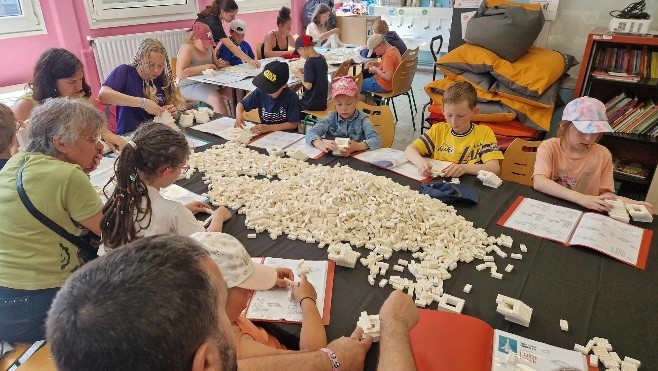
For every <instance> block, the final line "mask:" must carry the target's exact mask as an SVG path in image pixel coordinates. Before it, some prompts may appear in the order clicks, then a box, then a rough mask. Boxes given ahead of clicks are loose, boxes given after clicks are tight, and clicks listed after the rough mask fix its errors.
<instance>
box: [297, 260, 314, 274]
mask: <svg viewBox="0 0 658 371" xmlns="http://www.w3.org/2000/svg"><path fill="white" fill-rule="evenodd" d="M297 267H298V268H299V273H300V274H308V273H310V272H311V267H309V266H308V264H306V262H305V261H304V259H300V260H299V263H297Z"/></svg>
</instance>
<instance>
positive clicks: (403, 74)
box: [370, 57, 418, 130]
mask: <svg viewBox="0 0 658 371" xmlns="http://www.w3.org/2000/svg"><path fill="white" fill-rule="evenodd" d="M417 69H418V57H416V58H408V59H403V60H402V63H400V65H399V66H398V68H396V69H395V72H394V73H393V90H391V91H390V92H388V93H370V94H372V96H373V97H374V99H375V101H376V102H380V103H385V104H389V103H391V102H392V103H393V113H394V114H395V121H396V122H397V121H398V112H397V109H396V108H395V100H394V98H395V97H397V96H399V95H406V96H407V99H408V100H409V111H410V113H411V123H412V125H413V128H414V130H416V120H415V118H414V115H415V112H416V111H417V109H416V107H415V106H416V104H415V102H414V103H413V104H412V101H411V98H412V95H411V90H412V86H411V84H412V83H413V80H414V76H415V75H416V70H417ZM414 101H415V99H414Z"/></svg>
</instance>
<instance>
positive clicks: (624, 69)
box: [592, 46, 658, 85]
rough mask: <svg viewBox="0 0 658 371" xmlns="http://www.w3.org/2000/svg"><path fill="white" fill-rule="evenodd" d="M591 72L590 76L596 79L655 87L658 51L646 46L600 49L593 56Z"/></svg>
mask: <svg viewBox="0 0 658 371" xmlns="http://www.w3.org/2000/svg"><path fill="white" fill-rule="evenodd" d="M592 70H593V71H594V72H592V76H593V77H594V78H597V79H603V80H612V81H622V82H632V83H637V82H641V83H644V84H650V85H656V84H657V83H658V51H655V50H651V49H649V48H648V47H647V46H644V47H642V48H636V49H632V48H629V47H602V48H600V49H598V50H597V51H596V53H595V55H594V63H593V68H592Z"/></svg>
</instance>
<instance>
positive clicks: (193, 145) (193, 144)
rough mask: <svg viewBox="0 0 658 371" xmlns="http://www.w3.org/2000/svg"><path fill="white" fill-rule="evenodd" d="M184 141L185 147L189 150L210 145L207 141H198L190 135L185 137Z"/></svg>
mask: <svg viewBox="0 0 658 371" xmlns="http://www.w3.org/2000/svg"><path fill="white" fill-rule="evenodd" d="M185 139H187V145H188V146H189V147H190V148H197V147H203V146H205V145H208V144H210V142H209V141H207V140H203V139H199V138H196V137H193V136H190V135H186V136H185Z"/></svg>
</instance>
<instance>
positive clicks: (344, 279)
mask: <svg viewBox="0 0 658 371" xmlns="http://www.w3.org/2000/svg"><path fill="white" fill-rule="evenodd" d="M187 130H188V133H189V134H190V135H192V136H195V137H199V138H202V139H207V140H209V141H211V142H212V143H223V142H224V140H223V139H221V138H218V137H214V136H212V135H208V134H206V133H202V132H198V131H196V130H193V128H191V129H187ZM201 149H202V148H200V149H199V150H201ZM255 150H258V149H255ZM259 151H261V150H259ZM261 152H263V151H261ZM310 162H311V163H319V164H323V165H327V166H335V165H336V164H337V163H340V164H343V165H348V166H350V167H352V168H354V169H357V170H363V171H366V172H369V173H372V174H374V175H379V176H385V177H388V178H390V179H393V180H394V181H396V182H398V183H400V184H403V185H408V186H410V187H411V188H412V189H416V190H419V189H420V183H419V182H417V181H414V180H412V179H408V178H405V177H403V176H400V175H398V174H395V173H393V172H390V171H387V170H384V169H380V168H377V167H374V166H372V165H370V164H367V163H364V162H361V161H359V160H357V159H354V158H343V157H334V156H332V155H330V154H327V155H325V156H323V157H322V158H320V159H318V160H311V161H310ZM461 181H462V183H463V184H467V185H469V186H471V187H473V189H475V190H476V192H477V193H478V195H479V198H480V202H479V203H478V204H477V205H469V206H465V205H460V204H456V205H454V206H455V207H456V208H457V210H458V213H459V214H460V215H462V216H464V217H465V218H466V219H467V220H470V221H472V222H473V223H474V226H475V227H481V228H484V229H485V230H486V231H487V233H488V234H490V235H494V236H499V235H500V234H501V233H504V234H506V235H510V236H512V237H513V238H514V252H518V244H519V243H523V244H525V245H527V247H528V252H527V253H524V254H523V260H520V261H519V260H510V259H509V258H507V259H501V258H500V257H498V256H495V259H496V263H497V265H498V266H499V267H505V266H506V265H507V264H508V263H510V264H514V270H513V271H512V272H511V273H505V274H504V278H503V279H502V280H498V279H495V278H492V277H491V276H490V275H489V273H488V270H485V271H482V272H478V271H477V270H476V269H475V266H476V265H477V264H478V261H474V262H472V263H470V264H465V263H460V264H459V265H458V267H457V268H456V269H455V270H453V271H452V272H451V274H452V278H450V279H449V280H447V281H445V282H444V291H445V292H446V293H448V294H451V295H455V296H457V297H460V298H463V299H465V300H466V304H465V306H464V310H463V313H464V314H467V315H470V316H474V317H477V318H480V319H482V320H484V321H486V322H487V323H489V324H490V325H491V326H492V327H494V328H496V329H500V330H504V331H508V332H512V333H515V334H518V335H521V336H525V337H528V338H531V339H535V340H538V341H542V342H545V343H548V344H552V345H555V346H559V347H563V348H567V349H573V346H574V344H575V343H578V344H581V345H584V344H586V343H587V341H588V340H589V339H591V338H592V337H595V336H598V337H605V338H607V339H609V341H610V343H611V344H612V346H613V347H614V350H615V351H616V352H618V353H619V354H620V355H622V357H623V356H626V355H627V356H630V357H633V358H636V359H639V360H640V361H641V362H642V367H641V369H644V370H658V250H657V249H658V246H657V245H658V236H654V238H653V239H652V242H651V248H650V251H649V256H648V260H647V264H646V269H645V270H641V269H638V268H635V267H632V266H630V265H627V264H624V263H622V262H619V261H617V260H614V259H612V258H610V257H607V256H605V255H602V254H600V253H598V252H595V251H594V250H590V249H587V248H578V247H566V246H563V245H560V244H558V243H555V242H552V241H548V240H545V239H541V238H538V237H535V236H531V235H526V234H523V233H520V232H517V231H514V230H511V229H507V228H504V227H501V226H499V225H497V224H496V222H497V221H498V219H499V218H500V217H501V216H502V214H503V213H504V212H505V211H506V210H507V209H508V208H509V206H510V205H511V203H512V202H513V201H514V200H515V199H516V198H517V197H518V196H525V197H529V198H534V199H537V200H541V201H547V202H550V203H554V204H558V205H562V206H567V207H571V208H578V206H577V205H574V204H570V203H568V202H566V201H563V200H560V199H556V198H554V197H551V196H548V195H545V194H542V193H539V192H537V191H535V190H534V189H532V188H531V187H528V186H524V185H520V184H516V183H512V182H503V184H502V186H501V187H500V188H498V189H493V188H488V187H485V186H483V185H482V184H481V182H480V181H478V180H477V178H476V177H474V176H463V177H461ZM178 184H179V185H181V186H184V187H186V188H188V189H190V190H191V191H193V192H197V193H202V192H205V191H206V190H207V186H206V185H205V184H204V183H203V182H202V180H201V175H200V174H198V173H197V174H194V176H193V177H192V178H191V179H189V180H182V181H180V182H179V183H178ZM657 206H658V205H657ZM244 221H245V216H244V215H239V214H235V215H234V216H233V218H232V219H231V220H230V221H228V222H227V223H226V225H225V227H224V231H225V232H226V233H229V234H231V235H233V236H235V237H236V238H238V239H239V240H240V241H241V242H242V243H243V244H244V245H245V247H246V248H247V250H248V251H249V253H250V254H251V255H252V256H276V257H281V258H291V259H292V258H294V259H300V258H303V259H307V260H321V259H327V250H326V249H318V248H317V245H316V244H308V243H305V242H301V241H298V240H295V241H291V240H289V239H287V238H285V237H284V236H281V237H279V238H278V239H277V240H272V239H270V237H269V235H268V234H267V233H260V234H258V236H257V238H256V239H247V234H248V233H252V231H250V230H247V229H246V227H245V225H244ZM639 226H641V227H643V228H647V229H651V230H653V231H657V230H658V221H654V222H653V223H651V224H645V223H643V224H639ZM358 251H360V252H362V257H363V256H365V255H367V252H368V251H367V250H365V249H358ZM400 258H401V259H412V257H411V253H410V252H406V251H401V252H394V253H393V256H392V258H391V260H390V261H391V262H392V261H395V262H397V259H400ZM394 273H396V274H397V272H394ZM401 275H402V276H403V277H407V278H410V279H412V278H413V277H412V276H411V274H409V273H408V272H407V271H405V272H404V273H402V274H401ZM367 276H368V270H367V268H366V267H363V266H362V265H361V264H357V266H356V268H354V269H350V268H345V267H336V271H335V277H334V286H333V298H332V306H331V323H330V325H329V326H327V327H326V331H327V336H328V339H330V340H331V339H335V338H338V337H340V336H344V335H346V336H348V335H349V334H351V332H352V331H353V330H354V327H355V324H356V322H357V319H358V317H359V315H360V313H361V311H364V310H365V311H368V313H371V314H372V313H378V312H379V307H380V306H381V304H382V303H383V302H384V300H385V299H386V298H387V297H388V295H389V293H390V292H391V291H392V288H391V287H390V286H386V287H384V288H380V287H378V286H371V285H369V284H368V282H367V280H366V278H367ZM466 284H471V285H473V289H472V291H471V292H470V293H469V294H465V293H463V291H462V289H463V287H464V285H466ZM498 294H503V295H506V296H510V297H513V298H516V299H519V300H521V301H523V302H524V303H526V304H527V305H529V306H530V307H532V308H533V314H532V320H531V322H530V327H529V328H525V327H523V326H520V325H517V324H514V323H511V322H508V321H506V320H505V319H504V318H503V316H502V315H500V314H498V313H497V312H496V303H495V299H496V296H497V295H498ZM429 308H436V303H434V304H433V305H432V306H430V307H429ZM560 319H566V320H568V321H569V331H568V332H564V331H561V330H560V326H559V321H560ZM264 325H265V326H266V327H267V329H268V330H269V331H271V332H272V333H274V334H275V335H277V336H278V337H280V338H282V339H283V342H284V343H285V344H286V345H288V346H290V347H293V348H294V347H295V346H297V341H298V336H299V331H300V326H299V325H292V324H280V323H275V324H272V323H269V324H264ZM436 336H451V334H449V333H442V332H441V329H436ZM428 341H430V342H431V339H428ZM378 351H379V349H378V346H377V345H374V346H373V347H372V349H371V351H370V352H369V353H368V357H367V359H366V369H369V370H370V369H374V368H375V366H376V359H377V356H378Z"/></svg>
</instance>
